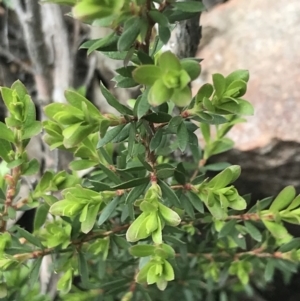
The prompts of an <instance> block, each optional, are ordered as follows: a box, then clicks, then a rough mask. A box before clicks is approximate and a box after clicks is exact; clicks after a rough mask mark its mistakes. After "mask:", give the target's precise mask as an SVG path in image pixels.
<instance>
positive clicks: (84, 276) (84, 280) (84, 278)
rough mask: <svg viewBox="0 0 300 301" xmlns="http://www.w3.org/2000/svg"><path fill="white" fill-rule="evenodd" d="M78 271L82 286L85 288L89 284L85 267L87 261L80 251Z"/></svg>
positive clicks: (86, 267) (87, 271)
mask: <svg viewBox="0 0 300 301" xmlns="http://www.w3.org/2000/svg"><path fill="white" fill-rule="evenodd" d="M78 270H79V275H80V278H81V282H82V284H83V285H84V287H87V286H88V283H89V281H88V279H89V270H88V265H87V259H86V258H85V256H84V254H83V253H82V252H80V251H79V252H78Z"/></svg>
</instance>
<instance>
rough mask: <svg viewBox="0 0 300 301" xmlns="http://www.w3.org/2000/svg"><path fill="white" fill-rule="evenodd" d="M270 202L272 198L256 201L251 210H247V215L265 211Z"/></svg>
mask: <svg viewBox="0 0 300 301" xmlns="http://www.w3.org/2000/svg"><path fill="white" fill-rule="evenodd" d="M272 200H273V197H267V198H264V199H263V200H261V201H257V203H256V204H255V205H254V206H253V207H252V208H251V209H249V210H248V212H247V213H254V212H259V211H261V210H263V209H266V208H267V207H269V205H270V204H271V202H272Z"/></svg>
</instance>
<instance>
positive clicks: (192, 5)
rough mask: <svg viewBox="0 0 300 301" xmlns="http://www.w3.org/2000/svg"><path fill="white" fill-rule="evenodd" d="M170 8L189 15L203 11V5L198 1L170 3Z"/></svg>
mask: <svg viewBox="0 0 300 301" xmlns="http://www.w3.org/2000/svg"><path fill="white" fill-rule="evenodd" d="M172 6H173V7H174V8H176V9H178V10H181V11H183V12H189V13H196V12H202V11H205V10H206V8H205V6H204V4H203V3H202V2H200V1H184V2H176V3H172Z"/></svg>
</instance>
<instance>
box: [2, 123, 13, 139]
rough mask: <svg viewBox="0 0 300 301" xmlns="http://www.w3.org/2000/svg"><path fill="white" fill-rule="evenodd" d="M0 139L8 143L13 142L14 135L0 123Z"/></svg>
mask: <svg viewBox="0 0 300 301" xmlns="http://www.w3.org/2000/svg"><path fill="white" fill-rule="evenodd" d="M0 139H4V140H6V141H8V142H14V141H15V138H14V133H13V131H12V130H11V129H9V128H8V127H7V126H6V125H5V124H4V123H3V122H0Z"/></svg>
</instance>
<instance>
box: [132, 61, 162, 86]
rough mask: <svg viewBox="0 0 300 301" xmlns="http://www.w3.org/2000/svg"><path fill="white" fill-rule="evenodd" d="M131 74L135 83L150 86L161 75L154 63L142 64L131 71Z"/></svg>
mask: <svg viewBox="0 0 300 301" xmlns="http://www.w3.org/2000/svg"><path fill="white" fill-rule="evenodd" d="M132 76H133V79H134V80H135V81H136V82H137V83H139V84H143V85H148V86H152V85H153V84H154V83H155V82H156V81H157V80H158V79H159V78H160V77H161V76H162V72H161V69H160V68H159V67H157V66H155V65H142V66H139V67H138V68H136V69H135V70H134V71H133V73H132Z"/></svg>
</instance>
